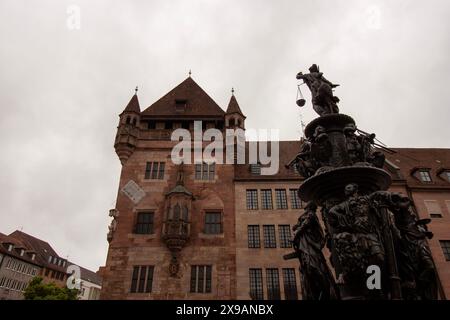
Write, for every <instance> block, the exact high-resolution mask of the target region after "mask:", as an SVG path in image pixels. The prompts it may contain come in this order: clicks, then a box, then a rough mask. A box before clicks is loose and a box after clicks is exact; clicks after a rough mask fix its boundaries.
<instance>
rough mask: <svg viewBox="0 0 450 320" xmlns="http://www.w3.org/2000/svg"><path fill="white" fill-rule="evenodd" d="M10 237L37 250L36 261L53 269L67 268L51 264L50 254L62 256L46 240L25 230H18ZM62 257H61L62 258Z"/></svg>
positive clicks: (62, 269)
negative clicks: (49, 261)
mask: <svg viewBox="0 0 450 320" xmlns="http://www.w3.org/2000/svg"><path fill="white" fill-rule="evenodd" d="M9 237H11V238H13V239H16V240H18V241H20V242H21V243H23V244H24V245H25V246H26V247H27V248H30V249H31V250H33V251H34V252H36V261H37V262H38V263H39V264H41V265H43V266H48V267H50V268H52V269H56V270H60V271H65V268H63V267H61V266H57V265H55V264H49V263H48V259H49V257H50V256H52V257H57V258H60V257H59V255H58V254H57V253H56V251H55V250H53V248H52V247H51V246H50V245H49V244H48V243H47V242H45V241H43V240H41V239H38V238H35V237H33V236H31V235H29V234H27V233H25V232H22V231H19V230H16V231H14V232H13V233H11V234H10V235H9ZM60 259H61V258H60Z"/></svg>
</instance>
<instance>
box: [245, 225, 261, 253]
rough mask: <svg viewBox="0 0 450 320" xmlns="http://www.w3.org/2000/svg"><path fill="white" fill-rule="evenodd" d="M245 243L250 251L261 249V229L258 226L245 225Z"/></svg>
mask: <svg viewBox="0 0 450 320" xmlns="http://www.w3.org/2000/svg"><path fill="white" fill-rule="evenodd" d="M247 243H248V247H249V248H250V249H258V248H261V228H260V225H259V224H250V225H247Z"/></svg>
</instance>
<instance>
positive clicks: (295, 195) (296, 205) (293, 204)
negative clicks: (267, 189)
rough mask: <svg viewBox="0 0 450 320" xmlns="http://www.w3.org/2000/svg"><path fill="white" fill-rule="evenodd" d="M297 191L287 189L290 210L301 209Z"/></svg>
mask: <svg viewBox="0 0 450 320" xmlns="http://www.w3.org/2000/svg"><path fill="white" fill-rule="evenodd" d="M297 191H298V190H297V189H289V194H290V197H291V208H292V209H301V208H302V201H301V200H300V198H299V197H298V192H297Z"/></svg>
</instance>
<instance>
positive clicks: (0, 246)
mask: <svg viewBox="0 0 450 320" xmlns="http://www.w3.org/2000/svg"><path fill="white" fill-rule="evenodd" d="M6 243H12V244H13V245H14V249H13V250H12V251H8V249H7V248H6V247H5V246H4V244H6ZM16 248H23V249H25V254H24V255H23V256H21V255H20V253H19V252H18V251H17V250H16ZM27 251H28V252H30V251H31V252H34V250H33V249H32V248H30V247H27V246H26V245H25V244H24V243H23V242H22V241H20V240H18V239H15V238H13V237H10V236H7V235H5V234H3V233H0V252H1V253H3V254H5V255H10V256H13V257H14V258H16V259H19V260H22V261H25V262H28V263H32V264H35V265H38V264H39V263H38V262H37V258H36V257H35V259H34V260H32V259H31V256H30V255H29V254H27V253H26V252H27Z"/></svg>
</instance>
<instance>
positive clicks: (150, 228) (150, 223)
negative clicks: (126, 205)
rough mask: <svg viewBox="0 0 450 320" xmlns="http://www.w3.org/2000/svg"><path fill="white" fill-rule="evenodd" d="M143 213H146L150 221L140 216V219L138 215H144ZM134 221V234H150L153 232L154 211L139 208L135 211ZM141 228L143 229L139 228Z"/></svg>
mask: <svg viewBox="0 0 450 320" xmlns="http://www.w3.org/2000/svg"><path fill="white" fill-rule="evenodd" d="M145 215H148V216H149V217H151V218H150V221H145V219H143V218H142V220H143V221H140V220H139V218H140V217H144V216H145ZM135 219H136V220H135V223H134V227H133V228H134V229H133V233H134V234H140V235H150V234H154V233H155V212H154V211H153V210H140V211H138V212H137V213H136V218H135ZM140 228H143V229H140ZM146 228H147V229H148V231H147V232H144V231H145V229H146Z"/></svg>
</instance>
